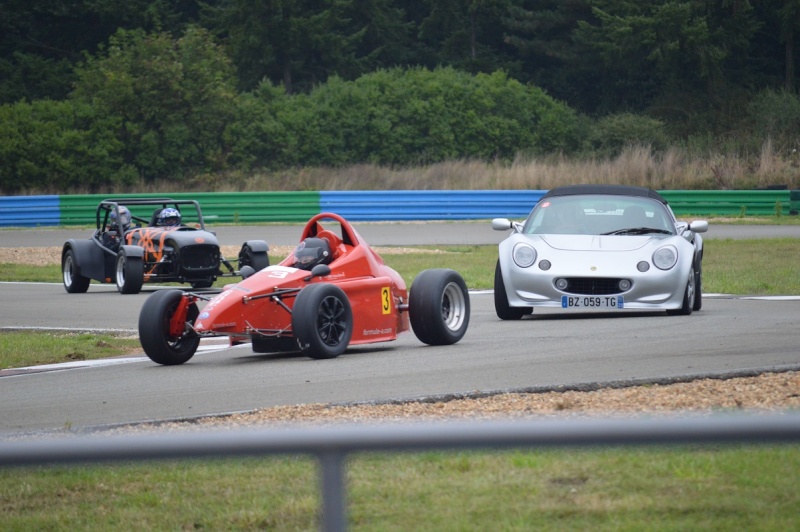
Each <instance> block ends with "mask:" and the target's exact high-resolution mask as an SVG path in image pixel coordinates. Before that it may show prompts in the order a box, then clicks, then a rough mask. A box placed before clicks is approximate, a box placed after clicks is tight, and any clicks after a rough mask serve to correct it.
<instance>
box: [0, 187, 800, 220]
mask: <svg viewBox="0 0 800 532" xmlns="http://www.w3.org/2000/svg"><path fill="white" fill-rule="evenodd" d="M545 192H546V191H545V190H390V191H375V190H369V191H321V192H320V191H301V192H218V193H217V192H194V193H192V192H181V193H175V194H167V195H168V196H169V197H172V198H175V199H192V200H196V201H198V202H199V203H200V205H201V206H202V208H203V213H204V214H205V216H206V218H207V220H208V223H209V224H210V225H213V224H219V223H234V224H248V223H263V222H304V221H306V220H308V219H309V218H310V217H312V216H314V215H315V214H318V213H320V212H335V213H337V214H340V215H342V216H344V217H345V218H347V219H348V220H351V221H397V220H485V219H490V218H497V217H501V218H511V219H524V218H525V217H527V215H528V213H529V212H530V211H531V209H532V208H533V206H534V205H535V204H536V202H538V201H539V199H540V198H541V197H542V195H544V193H545ZM660 192H661V194H662V195H663V196H664V197H665V198H666V199H667V201H669V202H670V205H672V209H673V210H674V211H675V213H676V214H678V215H694V216H707V215H724V216H741V215H758V216H770V215H775V214H776V213H777V212H780V213H782V214H785V215H788V214H790V213H797V212H798V211H800V193H798V192H800V191H794V190H792V191H789V190H717V191H713V190H662V191H660ZM114 196H115V197H119V198H131V197H145V198H148V197H163V196H165V194H121V195H114ZM107 197H108V195H100V194H84V195H73V196H6V197H2V196H0V227H37V226H55V225H67V226H68V225H89V226H94V224H95V218H94V216H95V210H96V208H97V204H98V203H100V201H102V200H104V199H107Z"/></svg>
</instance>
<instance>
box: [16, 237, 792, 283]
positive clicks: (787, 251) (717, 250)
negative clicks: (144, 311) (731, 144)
mask: <svg viewBox="0 0 800 532" xmlns="http://www.w3.org/2000/svg"><path fill="white" fill-rule="evenodd" d="M382 249H384V250H386V251H384V253H383V258H384V260H385V261H386V263H387V264H388V265H389V266H391V267H392V268H394V269H395V270H397V271H398V272H399V273H400V275H402V276H403V278H404V279H405V280H406V283H407V284H408V285H409V286H410V285H411V283H412V281H413V280H414V276H416V275H417V274H418V273H419V272H420V271H422V270H424V269H427V268H452V269H454V270H456V271H458V272H459V273H460V274H461V275H462V276H463V277H464V280H465V281H466V282H467V286H469V287H470V288H471V289H491V288H493V285H494V267H495V263H496V262H497V246H494V245H486V246H415V247H413V248H402V250H401V251H398V253H394V252H392V248H382ZM409 249H411V250H412V251H409ZM414 249H417V250H419V253H414V252H413V250H414ZM431 251H436V252H435V253H432V252H431ZM797 257H800V240H798V239H796V238H772V239H765V240H733V239H725V240H706V241H705V255H704V257H703V288H704V290H705V291H706V292H709V293H726V294H740V295H785V294H800V277H798V276H797V275H794V274H793V273H792V272H795V271H796V270H797ZM283 258H284V257H279V256H271V257H270V262H271V263H272V264H276V263H277V262H279V261H280V260H282V259H283ZM0 281H17V282H41V283H60V282H61V271H60V267H59V266H58V265H56V264H52V265H48V266H29V265H22V264H10V263H3V264H0ZM230 282H232V279H231V278H223V279H219V280H218V281H217V283H216V286H219V287H221V286H223V285H225V284H229V283H230ZM176 286H182V287H185V286H187V285H178V284H176ZM90 290H91V288H90Z"/></svg>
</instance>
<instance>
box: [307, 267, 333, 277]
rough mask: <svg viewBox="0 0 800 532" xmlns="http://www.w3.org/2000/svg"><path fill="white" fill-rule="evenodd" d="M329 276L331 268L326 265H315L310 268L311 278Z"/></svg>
mask: <svg viewBox="0 0 800 532" xmlns="http://www.w3.org/2000/svg"><path fill="white" fill-rule="evenodd" d="M330 274H331V267H330V266H328V265H327V264H317V265H316V266H314V267H313V268H311V277H325V276H326V275H330Z"/></svg>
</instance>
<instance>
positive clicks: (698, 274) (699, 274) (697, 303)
mask: <svg viewBox="0 0 800 532" xmlns="http://www.w3.org/2000/svg"><path fill="white" fill-rule="evenodd" d="M702 308H703V263H702V260H698V261H697V265H696V267H695V272H694V304H692V310H694V311H697V310H700V309H702Z"/></svg>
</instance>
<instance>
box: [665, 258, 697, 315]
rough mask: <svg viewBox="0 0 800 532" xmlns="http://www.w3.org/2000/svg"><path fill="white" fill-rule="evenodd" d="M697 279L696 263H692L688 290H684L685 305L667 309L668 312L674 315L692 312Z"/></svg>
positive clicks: (687, 283)
mask: <svg viewBox="0 0 800 532" xmlns="http://www.w3.org/2000/svg"><path fill="white" fill-rule="evenodd" d="M695 279H696V277H695V273H694V265H692V269H691V271H690V272H689V280H688V281H687V282H686V290H685V291H684V292H683V305H682V306H681V308H676V309H670V310H667V314H670V315H672V316H688V315H690V314H691V313H692V310H693V308H694V298H695V288H696V286H695Z"/></svg>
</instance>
